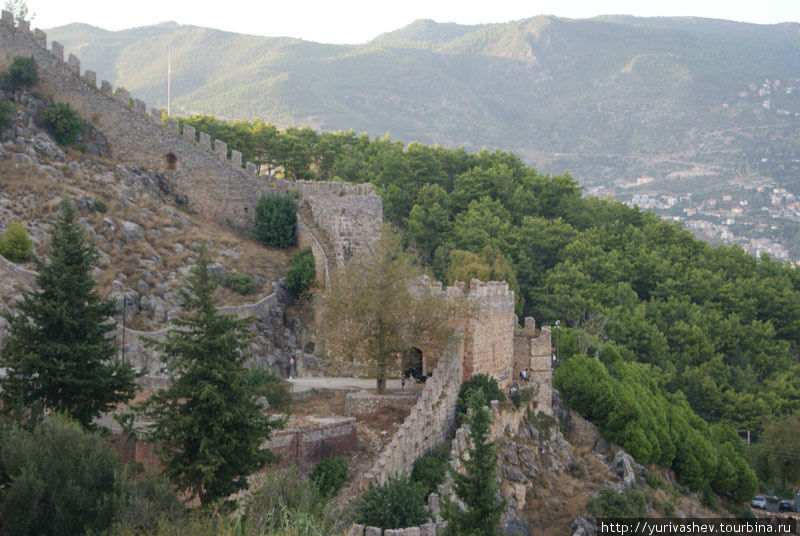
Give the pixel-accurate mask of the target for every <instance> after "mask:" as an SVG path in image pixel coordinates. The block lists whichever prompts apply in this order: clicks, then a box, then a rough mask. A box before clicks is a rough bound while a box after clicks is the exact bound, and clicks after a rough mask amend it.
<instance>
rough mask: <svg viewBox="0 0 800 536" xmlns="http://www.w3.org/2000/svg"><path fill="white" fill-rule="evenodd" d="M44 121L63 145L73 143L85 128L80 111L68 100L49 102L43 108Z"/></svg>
mask: <svg viewBox="0 0 800 536" xmlns="http://www.w3.org/2000/svg"><path fill="white" fill-rule="evenodd" d="M42 121H44V124H45V125H46V126H47V127H48V128H49V129H50V131H51V132H52V133H53V137H54V138H55V140H56V141H57V142H58V143H60V144H62V145H73V144H74V143H75V140H77V138H78V134H80V133H81V130H83V123H82V122H81V118H80V116H79V115H78V112H76V111H75V110H73V109H72V107H71V106H70V105H69V103H66V102H57V103H52V104H48V105H47V106H45V107H44V108H42Z"/></svg>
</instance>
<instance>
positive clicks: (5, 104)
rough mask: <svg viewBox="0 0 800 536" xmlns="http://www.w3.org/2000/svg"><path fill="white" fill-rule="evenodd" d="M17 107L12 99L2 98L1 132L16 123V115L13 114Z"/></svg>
mask: <svg viewBox="0 0 800 536" xmlns="http://www.w3.org/2000/svg"><path fill="white" fill-rule="evenodd" d="M15 110H16V108H15V107H14V104H13V103H12V102H11V101H7V100H0V132H2V131H4V130H5V129H7V128H8V127H10V126H11V125H12V124H13V123H14V117H13V116H12V115H11V114H13V113H14V111H15Z"/></svg>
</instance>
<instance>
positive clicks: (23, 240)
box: [0, 221, 33, 262]
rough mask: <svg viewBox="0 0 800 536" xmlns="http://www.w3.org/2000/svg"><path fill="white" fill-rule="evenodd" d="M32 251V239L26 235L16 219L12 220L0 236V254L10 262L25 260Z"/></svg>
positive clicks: (29, 256)
mask: <svg viewBox="0 0 800 536" xmlns="http://www.w3.org/2000/svg"><path fill="white" fill-rule="evenodd" d="M32 252H33V240H31V239H30V238H29V237H28V232H27V231H26V230H25V227H23V226H22V224H21V223H20V222H18V221H12V222H11V223H9V224H8V227H6V232H5V233H3V235H2V236H0V255H3V257H5V258H6V259H8V260H10V261H12V262H22V261H27V260H28V259H30V258H31V253H32Z"/></svg>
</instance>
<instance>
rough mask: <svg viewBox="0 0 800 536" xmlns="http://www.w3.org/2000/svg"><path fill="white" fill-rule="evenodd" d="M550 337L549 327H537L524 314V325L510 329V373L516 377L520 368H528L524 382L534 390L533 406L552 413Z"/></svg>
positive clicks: (549, 413)
mask: <svg viewBox="0 0 800 536" xmlns="http://www.w3.org/2000/svg"><path fill="white" fill-rule="evenodd" d="M550 337H551V332H550V327H549V326H545V327H543V328H542V329H541V330H540V331H537V330H536V320H534V319H533V318H531V317H527V318H525V327H523V328H521V329H520V328H515V329H514V369H513V371H514V374H515V375H516V376H517V377H518V374H519V371H520V370H522V369H525V368H527V369H529V375H528V386H529V387H530V388H532V389H534V390H535V392H536V396H535V399H536V408H537V410H538V411H542V412H544V413H546V414H548V415H552V414H553V401H552V398H553V387H552V378H553V370H552V358H551V353H550V352H551V345H550V343H551V338H550ZM523 387H525V386H524V385H523Z"/></svg>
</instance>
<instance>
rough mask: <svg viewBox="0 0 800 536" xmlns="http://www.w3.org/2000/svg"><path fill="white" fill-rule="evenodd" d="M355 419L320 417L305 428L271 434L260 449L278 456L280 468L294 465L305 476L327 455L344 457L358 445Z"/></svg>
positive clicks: (299, 427) (300, 427)
mask: <svg viewBox="0 0 800 536" xmlns="http://www.w3.org/2000/svg"><path fill="white" fill-rule="evenodd" d="M356 432H357V429H356V420H355V419H354V418H341V417H337V418H319V419H316V420H315V422H312V423H309V424H307V425H305V426H298V427H295V428H287V429H284V430H280V431H276V432H273V433H272V434H271V435H270V438H269V441H267V442H266V443H265V444H264V445H263V446H262V448H268V449H269V450H271V451H272V452H273V453H274V454H277V455H279V456H280V457H281V459H280V462H279V466H280V467H291V466H292V465H296V466H297V468H298V469H299V470H300V472H302V473H305V474H308V473H310V472H311V470H312V469H313V468H314V465H315V464H316V463H318V462H320V461H322V459H323V458H327V457H328V456H341V457H345V456H346V455H347V454H348V453H350V452H351V451H352V450H353V449H354V448H355V447H356V444H357V443H358V438H357V435H356Z"/></svg>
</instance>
